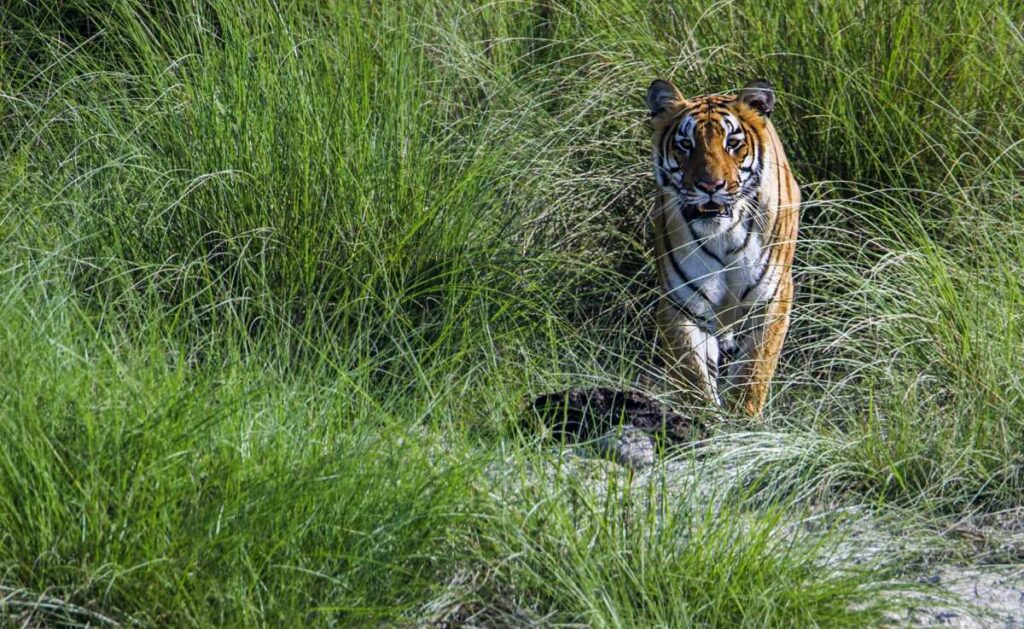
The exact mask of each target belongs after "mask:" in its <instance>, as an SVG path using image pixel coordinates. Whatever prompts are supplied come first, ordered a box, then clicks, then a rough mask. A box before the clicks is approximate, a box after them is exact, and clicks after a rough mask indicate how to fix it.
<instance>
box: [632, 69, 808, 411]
mask: <svg viewBox="0 0 1024 629" xmlns="http://www.w3.org/2000/svg"><path fill="white" fill-rule="evenodd" d="M646 101H647V107H648V109H649V110H650V115H651V123H652V126H653V130H654V134H653V135H654V179H655V183H656V185H657V194H656V201H655V207H654V211H653V214H652V219H653V222H654V226H653V227H654V229H653V233H654V240H655V254H656V266H657V271H658V279H659V283H660V297H659V299H658V304H657V315H656V317H657V327H658V330H659V337H660V338H661V339H662V340H663V342H664V345H665V346H666V352H665V355H666V358H667V359H668V361H667V362H668V372H669V373H668V375H669V376H670V378H671V379H672V381H674V382H676V383H677V384H678V385H681V386H682V387H684V388H685V389H689V390H691V391H693V390H696V392H697V394H698V395H699V396H702V397H703V398H704V399H706V400H707V401H708V402H710V403H711V404H712V405H713V406H715V407H717V408H719V409H724V408H725V404H724V403H723V394H726V393H728V394H729V395H728V396H727V398H726V399H728V400H730V401H732V402H734V404H735V407H736V408H741V409H742V410H743V411H744V412H745V413H746V414H747V415H748V416H751V417H759V416H761V414H762V411H763V408H764V405H765V401H766V399H767V396H768V390H769V385H770V382H771V379H772V376H773V375H774V373H775V369H776V366H777V364H778V361H779V354H780V352H781V350H782V343H783V341H784V339H785V337H786V331H787V330H788V328H789V319H790V309H791V306H792V301H793V275H792V264H793V254H794V251H795V248H796V239H797V225H798V223H799V213H800V189H799V188H798V187H797V183H796V179H795V178H794V176H793V172H792V169H791V168H790V165H789V161H788V160H787V159H786V153H785V151H784V150H783V148H782V142H781V141H780V140H779V136H778V134H777V133H776V132H775V127H774V126H773V125H772V122H771V120H770V116H771V114H772V110H773V109H774V108H775V90H774V89H773V88H772V86H771V84H770V83H768V82H767V81H765V80H763V79H757V80H753V81H751V82H749V83H748V84H747V85H746V86H745V87H744V88H743V89H742V90H740V91H739V92H738V93H737V94H731V95H724V94H712V95H706V96H698V97H693V98H685V97H684V96H683V95H682V93H681V92H680V91H679V90H678V89H677V88H676V87H675V86H674V85H672V83H670V82H668V81H664V80H661V79H658V80H655V81H654V82H652V83H651V85H650V87H649V88H648V90H647V99H646Z"/></svg>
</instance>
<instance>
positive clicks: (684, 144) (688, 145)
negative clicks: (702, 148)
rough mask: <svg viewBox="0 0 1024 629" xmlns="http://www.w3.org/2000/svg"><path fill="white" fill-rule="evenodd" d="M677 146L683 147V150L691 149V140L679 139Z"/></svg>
mask: <svg viewBox="0 0 1024 629" xmlns="http://www.w3.org/2000/svg"><path fill="white" fill-rule="evenodd" d="M679 148H681V149H683V150H684V151H692V150H693V142H691V141H689V140H680V141H679Z"/></svg>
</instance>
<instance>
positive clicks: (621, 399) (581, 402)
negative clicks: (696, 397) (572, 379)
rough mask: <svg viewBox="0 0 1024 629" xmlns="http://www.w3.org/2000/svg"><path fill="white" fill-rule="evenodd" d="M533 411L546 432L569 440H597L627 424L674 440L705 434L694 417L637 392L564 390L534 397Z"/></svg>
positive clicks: (697, 437) (595, 388) (691, 438)
mask: <svg viewBox="0 0 1024 629" xmlns="http://www.w3.org/2000/svg"><path fill="white" fill-rule="evenodd" d="M532 410H533V413H532V415H533V419H535V420H537V421H538V422H539V424H540V428H541V429H542V430H543V431H544V432H545V433H547V434H549V435H550V436H551V438H553V439H556V440H559V441H563V442H568V443H576V442H580V441H588V440H594V439H600V438H603V437H604V436H605V435H606V434H607V433H608V432H609V431H610V430H613V429H616V428H619V427H627V426H628V427H633V428H636V429H639V430H640V431H643V432H646V433H650V434H663V435H664V436H665V437H666V438H667V439H668V440H669V441H675V442H689V441H694V440H698V439H703V438H705V437H706V436H707V433H706V431H705V429H704V427H703V426H702V425H701V424H700V422H698V421H697V420H696V419H694V418H692V417H686V416H684V415H681V414H680V413H677V412H675V411H672V410H670V409H666V408H664V407H663V406H662V405H661V403H660V402H658V401H657V400H655V399H654V398H652V397H650V396H647V395H645V394H643V393H640V392H639V391H628V390H627V391H620V390H615V389H609V388H606V387H594V388H590V389H579V388H573V389H567V390H565V391H556V392H554V393H548V394H545V395H541V396H539V397H537V398H535V399H534V400H533V402H532Z"/></svg>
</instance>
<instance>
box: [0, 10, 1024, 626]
mask: <svg viewBox="0 0 1024 629" xmlns="http://www.w3.org/2000/svg"><path fill="white" fill-rule="evenodd" d="M1022 24H1024V13H1022V10H1021V8H1020V7H1019V6H1018V5H1017V4H1015V3H1011V2H995V1H992V2H982V3H964V2H938V3H928V4H927V5H922V4H920V3H917V4H915V3H896V4H894V5H883V4H878V3H875V4H864V3H854V2H834V3H825V4H822V3H813V2H806V1H804V0H790V1H787V2H783V3H773V4H772V3H757V2H745V1H733V2H724V3H716V4H710V5H708V4H700V3H693V2H683V3H673V4H672V5H671V6H660V5H658V6H655V5H651V4H649V3H642V2H625V3H621V2H620V3H607V2H602V1H600V0H581V1H579V2H568V1H566V2H530V1H522V2H497V3H478V4H473V5H471V6H469V5H466V6H464V5H462V4H457V3H447V2H440V1H437V2H432V1H430V0H419V1H417V2H413V3H406V4H405V5H403V6H402V7H398V6H397V5H395V6H391V5H386V4H385V5H378V4H373V3H370V4H366V3H346V2H321V3H277V2H271V1H269V0H245V1H243V2H227V1H224V2H219V1H218V2H212V3H191V2H185V1H180V2H166V3H146V2H136V1H135V0H125V1H123V2H117V3H105V2H93V1H90V0H70V1H67V2H62V3H57V4H54V3H23V4H14V5H11V6H7V5H5V7H4V8H3V9H0V32H2V33H3V37H2V40H3V42H4V44H3V46H2V47H0V76H2V77H4V78H3V82H2V83H0V96H2V98H0V120H2V124H0V147H2V149H3V155H4V161H3V168H2V169H0V217H2V218H0V242H2V247H0V263H2V264H0V271H2V272H0V278H2V279H0V321H3V325H2V326H0V370H2V373H3V374H4V375H3V377H2V378H0V433H2V439H3V442H4V444H5V446H4V448H3V450H2V453H0V505H2V508H0V541H2V544H0V548H2V549H3V550H2V551H0V610H2V612H3V613H6V614H10V615H11V617H12V618H15V619H22V620H27V621H29V622H45V623H66V624H75V623H79V624H84V623H87V622H91V623H93V624H96V623H103V622H106V621H107V620H112V621H122V622H130V621H134V622H139V623H142V624H194V625H207V624H254V625H258V624H268V625H270V624H307V623H313V624H329V623H331V622H341V623H348V624H352V623H359V622H363V623H368V624H379V623H395V622H407V623H411V624H415V623H418V622H425V621H428V620H444V619H447V620H449V621H464V622H481V623H492V624H502V623H506V624H507V623H514V622H532V623H538V624H544V623H547V624H558V623H572V622H577V623H587V624H592V625H602V626H604V625H609V626H611V625H614V626H630V625H649V624H658V623H661V624H665V625H679V624H718V625H722V626H734V625H737V624H741V625H742V624H764V622H765V620H766V619H767V618H769V616H766V614H775V616H772V617H771V618H774V623H776V624H777V623H785V622H789V623H791V624H818V625H823V624H827V625H842V624H864V623H870V622H873V621H874V620H877V619H878V614H879V613H880V607H879V606H878V605H877V603H878V599H877V598H876V594H877V587H876V586H873V585H866V584H870V583H871V582H872V580H877V579H879V578H881V575H880V574H874V575H872V574H871V573H868V572H839V573H837V572H836V571H835V570H834V569H833V568H832V567H829V564H828V562H827V561H825V558H827V556H828V554H829V548H830V544H831V542H832V541H833V540H831V539H830V538H829V537H828V536H825V538H815V537H812V536H796V537H795V538H794V537H793V536H792V535H789V534H784V533H783V529H785V528H786V527H784V526H782V523H783V522H788V520H790V519H791V518H793V517H797V516H798V515H799V514H800V512H801V510H802V509H804V508H805V507H807V506H809V505H808V504H807V501H808V500H809V499H810V498H811V497H823V496H827V497H828V499H829V500H830V501H844V500H846V501H854V502H856V501H861V500H870V501H872V502H873V503H874V504H878V505H883V506H884V505H885V504H887V503H890V502H891V503H895V504H898V505H899V506H900V507H901V508H911V509H917V510H919V512H920V513H922V514H923V515H924V516H926V517H941V516H944V515H948V514H951V513H959V512H962V511H964V510H973V509H998V508H1002V507H1004V506H1008V505H1014V504H1019V502H1020V499H1021V496H1022V495H1024V477H1022V475H1021V469H1022V465H1024V460H1022V459H1021V456H1022V455H1021V452H1024V419H1022V417H1024V412H1022V411H1024V408H1022V405H1024V402H1022V392H1024V382H1022V379H1021V375H1020V374H1021V373H1022V372H1024V370H1022V369H1021V367H1022V365H1021V359H1020V356H1021V355H1024V351H1022V350H1024V332H1022V328H1021V325H1020V322H1019V321H1018V317H1017V315H1016V313H1017V312H1019V311H1021V310H1022V308H1021V307H1022V306H1024V296H1022V287H1021V284H1020V277H1021V271H1022V270H1024V269H1022V268H1021V266H1022V260H1024V233H1022V231H1021V225H1020V220H1021V218H1020V217H1021V216H1022V210H1024V183H1022V177H1021V174H1022V173H1024V143H1022V142H1021V138H1022V137H1024V109H1022V107H1024V105H1022V103H1024V87H1022V84H1021V82H1020V80H1019V70H1020V68H1021V67H1024V37H1022ZM655 76H664V77H672V78H673V79H674V80H675V81H676V83H677V84H678V85H680V87H681V88H682V89H683V91H684V92H685V93H689V94H698V93H705V92H708V91H724V90H728V89H733V88H735V87H737V86H739V85H742V84H743V83H744V82H745V81H746V80H747V79H749V78H751V77H753V76H765V77H767V78H769V79H770V80H772V82H773V83H774V84H775V85H776V86H777V88H778V91H779V98H780V107H779V110H778V113H777V114H776V116H777V118H776V124H777V126H778V128H779V129H780V131H781V133H782V135H783V139H784V141H785V143H786V146H787V150H788V152H789V155H790V158H791V161H793V163H794V164H795V165H796V168H797V170H798V175H799V177H798V178H799V180H800V181H801V183H802V185H803V187H804V191H805V198H806V204H805V207H804V211H803V216H802V232H801V244H800V247H799V252H798V257H799V259H798V276H797V279H798V285H799V297H798V300H797V306H796V308H795V312H794V324H793V327H792V331H791V335H790V340H789V342H788V344H787V348H786V351H785V355H784V360H783V365H782V367H781V369H780V372H779V375H778V382H776V384H775V388H774V392H775V393H774V397H773V399H772V400H771V403H770V406H769V413H768V417H767V421H766V423H765V424H762V425H757V426H752V425H750V424H748V423H745V422H743V421H742V420H739V419H737V420H735V421H724V420H723V421H722V423H721V424H720V425H719V427H718V429H717V435H716V436H715V437H714V438H713V439H712V440H711V442H710V444H709V446H710V447H709V448H707V449H706V455H705V456H706V457H707V459H708V462H709V463H712V464H711V465H707V466H698V469H700V470H705V472H704V475H705V476H706V478H704V479H703V481H702V482H704V483H710V484H713V485H717V486H718V487H719V489H720V490H721V492H722V495H723V496H726V498H723V499H722V500H715V501H712V502H713V506H709V505H708V503H707V502H706V501H704V500H702V499H700V496H699V495H697V494H694V496H691V497H690V498H686V499H683V498H679V499H678V501H677V502H675V503H673V504H671V505H668V506H666V505H665V503H664V502H662V503H658V501H656V500H654V501H647V502H644V501H643V500H641V499H640V498H642V497H638V496H639V493H642V491H641V490H639V489H630V490H625V489H623V487H622V483H628V482H629V479H630V478H631V477H630V476H629V475H628V474H625V473H623V472H608V473H607V474H602V475H599V477H598V478H597V479H596V480H594V479H590V480H589V481H587V480H580V479H579V478H578V477H577V476H578V475H577V474H576V473H575V472H568V473H566V474H555V476H554V477H551V476H549V469H548V468H549V467H550V466H551V465H552V461H553V460H554V459H555V457H554V455H553V454H552V453H551V452H549V451H548V450H547V449H545V448H544V447H538V445H537V444H536V443H534V442H533V441H532V440H530V439H522V438H521V436H519V435H518V427H519V422H520V415H521V411H522V401H523V399H524V397H526V396H528V395H530V394H534V393H538V392H541V391H543V390H546V389H549V388H554V387H559V386H566V385H570V384H589V383H604V384H611V385H614V386H642V387H645V388H648V389H651V390H653V391H654V392H655V393H666V392H669V391H668V385H667V383H665V382H664V381H662V379H661V378H660V376H659V373H658V369H657V358H656V355H655V352H654V351H653V334H652V325H651V321H652V315H651V305H652V303H653V301H654V299H655V297H656V292H655V291H656V287H655V283H654V281H653V278H652V274H651V272H650V265H649V259H650V255H649V251H648V246H647V237H646V234H645V218H646V215H647V212H648V210H649V208H650V192H651V182H650V178H649V175H648V170H649V166H648V164H647V158H646V157H645V156H646V155H648V154H649V148H648V145H649V140H648V132H647V125H646V120H645V117H644V114H643V108H642V104H641V96H642V92H643V89H644V88H645V86H646V85H647V83H648V82H649V81H650V79H651V78H653V77H655ZM694 465H697V464H696V463H694ZM723 466H724V467H725V468H728V469H730V470H732V472H730V473H721V472H715V470H721V469H722V468H723ZM538 469H539V470H541V471H538ZM545 470H548V471H545ZM737 472H738V473H737ZM655 476H657V473H655ZM766 479H767V480H766ZM665 482H668V481H667V480H666V481H665ZM655 484H656V483H655ZM652 486H653V485H652ZM683 493H684V494H685V492H683ZM698 493H699V492H698ZM673 495H675V496H678V495H679V494H678V493H677V494H673ZM752 498H756V499H752ZM880 508H882V507H880ZM787 530H788V529H787Z"/></svg>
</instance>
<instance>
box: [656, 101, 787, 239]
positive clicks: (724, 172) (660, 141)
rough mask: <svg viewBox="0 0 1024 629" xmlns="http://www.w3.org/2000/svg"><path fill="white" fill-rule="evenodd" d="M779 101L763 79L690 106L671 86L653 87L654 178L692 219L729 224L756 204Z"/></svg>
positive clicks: (689, 102) (684, 213) (692, 103)
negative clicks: (733, 93) (769, 127)
mask: <svg viewBox="0 0 1024 629" xmlns="http://www.w3.org/2000/svg"><path fill="white" fill-rule="evenodd" d="M774 102H775V96H774V93H773V91H772V88H771V86H770V85H768V83H767V82H764V81H754V82H752V83H750V84H749V85H747V87H745V88H744V89H743V91H741V92H740V93H739V95H737V96H721V95H712V96H700V97H697V98H693V99H689V100H688V99H686V98H684V97H683V96H682V94H681V93H680V92H679V90H677V89H676V88H675V87H674V86H673V85H672V84H671V83H669V82H667V81H655V82H654V83H652V84H651V87H650V89H649V90H648V93H647V105H648V107H649V108H650V111H651V118H652V122H653V124H654V176H655V180H656V181H657V183H658V186H659V188H661V190H662V191H663V192H664V193H665V195H666V197H667V198H668V199H671V200H674V201H675V203H677V204H678V206H679V207H680V209H681V210H682V212H683V215H684V216H685V217H686V219H687V221H695V220H700V221H702V222H712V223H714V222H716V221H717V222H719V223H721V224H732V223H734V222H735V221H736V220H738V219H739V218H741V217H742V215H743V214H744V213H745V212H746V211H747V210H749V209H750V208H751V207H753V206H754V205H755V204H756V203H757V190H758V187H759V186H760V182H761V173H762V171H763V169H764V163H763V157H764V154H765V150H764V148H763V147H764V146H765V142H767V141H768V134H767V132H766V125H767V118H768V115H769V114H770V113H771V111H772V108H773V106H774ZM705 227H706V228H710V227H712V225H708V224H705Z"/></svg>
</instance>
